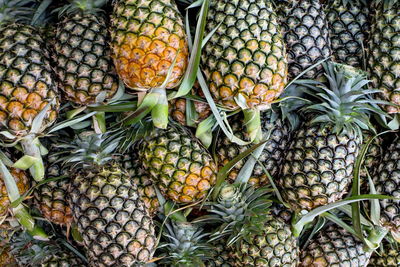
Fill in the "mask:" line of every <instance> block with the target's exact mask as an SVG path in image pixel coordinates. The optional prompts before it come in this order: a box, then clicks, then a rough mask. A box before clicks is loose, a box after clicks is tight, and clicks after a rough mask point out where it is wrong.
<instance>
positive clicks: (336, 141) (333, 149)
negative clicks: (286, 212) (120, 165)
mask: <svg viewBox="0 0 400 267" xmlns="http://www.w3.org/2000/svg"><path fill="white" fill-rule="evenodd" d="M324 65H325V69H326V72H327V75H328V77H329V85H327V84H320V85H319V86H312V85H311V86H310V88H309V89H310V90H308V91H307V92H308V93H309V94H311V95H312V96H315V97H317V99H316V100H314V101H312V102H310V104H309V105H308V106H305V107H304V108H303V111H304V112H305V113H306V114H305V119H304V122H303V123H302V125H301V126H300V127H299V129H298V130H297V131H295V133H294V134H293V139H292V140H291V141H290V142H289V148H288V152H287V154H286V157H285V159H284V163H283V168H282V173H281V175H280V176H279V178H278V185H279V187H280V188H281V190H282V195H283V197H284V199H285V201H286V202H287V203H289V204H290V205H291V208H292V209H293V210H294V211H296V212H300V211H302V210H308V211H309V210H312V209H314V208H317V207H319V206H323V205H327V204H330V203H333V202H336V201H338V200H341V199H342V198H343V196H345V194H346V193H347V192H348V189H349V187H350V185H351V183H352V179H353V169H354V165H355V161H356V158H357V156H358V154H359V151H360V146H361V143H362V131H361V130H362V129H364V130H368V129H367V127H368V128H370V129H371V130H373V127H372V125H371V124H370V122H369V115H370V113H371V112H370V109H371V108H372V107H371V106H369V104H364V102H365V101H366V100H368V101H370V102H373V100H370V98H369V97H370V92H368V91H365V90H363V87H364V86H365V85H366V84H367V83H368V81H367V80H366V78H365V77H364V75H363V74H361V73H359V72H358V71H356V70H355V69H353V68H352V67H350V66H347V67H346V66H342V65H336V64H334V63H329V64H324ZM356 88H358V89H356ZM351 90H352V92H351V93H352V94H351V95H349V91H351ZM359 103H363V104H362V105H358V104H359Z"/></svg>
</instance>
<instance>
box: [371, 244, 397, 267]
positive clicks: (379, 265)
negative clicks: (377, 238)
mask: <svg viewBox="0 0 400 267" xmlns="http://www.w3.org/2000/svg"><path fill="white" fill-rule="evenodd" d="M382 248H383V249H382V250H379V249H378V250H377V251H376V252H375V253H374V254H373V255H372V257H371V260H370V262H369V265H368V266H370V267H398V266H400V250H399V247H398V245H397V244H393V245H391V244H389V243H388V242H385V241H384V242H383V245H382ZM378 253H379V254H378Z"/></svg>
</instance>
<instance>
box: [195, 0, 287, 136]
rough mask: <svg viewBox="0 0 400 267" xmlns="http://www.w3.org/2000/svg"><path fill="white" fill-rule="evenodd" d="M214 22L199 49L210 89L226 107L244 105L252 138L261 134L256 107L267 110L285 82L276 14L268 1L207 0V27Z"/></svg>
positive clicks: (285, 69) (281, 42)
mask: <svg viewBox="0 0 400 267" xmlns="http://www.w3.org/2000/svg"><path fill="white" fill-rule="evenodd" d="M220 23H221V25H219V24H220ZM217 27H218V29H217V30H216V32H215V33H214V34H213V35H212V36H211V38H210V40H209V41H208V42H207V44H206V45H205V47H204V49H203V54H202V68H203V71H204V73H205V75H206V79H207V82H208V86H209V88H210V92H211V94H212V95H213V98H214V100H215V102H217V103H218V104H220V105H222V106H224V107H225V108H228V109H236V108H239V107H240V108H241V109H243V110H244V114H245V122H246V126H247V131H248V132H249V134H250V138H251V140H255V139H256V138H261V136H260V135H261V127H260V125H259V122H257V121H258V120H259V111H260V110H266V109H269V108H270V105H271V102H273V101H274V100H276V99H277V98H278V97H279V96H280V95H281V93H282V92H283V90H284V88H285V86H286V83H287V60H286V51H285V45H284V43H283V37H282V34H281V30H280V25H279V21H278V17H277V15H276V13H275V11H274V10H273V8H272V4H271V0H233V1H228V0H222V1H217V0H212V1H210V10H209V13H208V17H207V25H206V31H207V32H211V31H213V30H215V29H216V28H217ZM247 123H250V124H247Z"/></svg>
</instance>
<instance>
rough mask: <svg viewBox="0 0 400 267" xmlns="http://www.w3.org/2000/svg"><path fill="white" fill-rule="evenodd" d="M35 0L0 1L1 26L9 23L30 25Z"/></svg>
mask: <svg viewBox="0 0 400 267" xmlns="http://www.w3.org/2000/svg"><path fill="white" fill-rule="evenodd" d="M33 3H34V0H0V25H1V24H5V23H9V22H19V23H26V24H29V23H30V21H31V19H32V14H33V12H34V9H33V8H32V4H33Z"/></svg>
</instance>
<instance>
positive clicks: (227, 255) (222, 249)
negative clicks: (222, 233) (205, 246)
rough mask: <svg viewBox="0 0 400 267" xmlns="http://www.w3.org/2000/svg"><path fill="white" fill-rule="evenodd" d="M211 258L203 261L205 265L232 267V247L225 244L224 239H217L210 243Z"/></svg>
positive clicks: (233, 263) (233, 261)
mask: <svg viewBox="0 0 400 267" xmlns="http://www.w3.org/2000/svg"><path fill="white" fill-rule="evenodd" d="M211 246H212V250H211V252H210V253H211V254H210V257H211V259H209V260H207V261H206V262H205V265H206V266H207V267H233V266H235V260H234V259H233V258H232V257H233V255H232V253H233V249H232V248H231V247H227V246H226V240H225V239H222V240H218V241H215V242H212V243H211Z"/></svg>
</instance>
